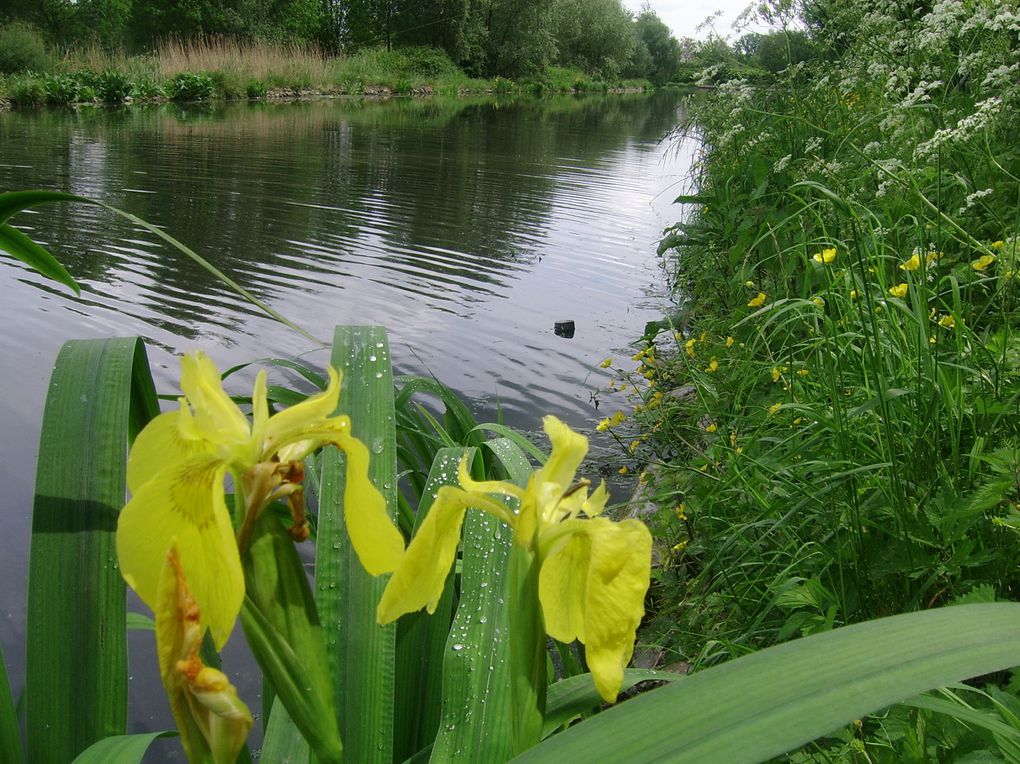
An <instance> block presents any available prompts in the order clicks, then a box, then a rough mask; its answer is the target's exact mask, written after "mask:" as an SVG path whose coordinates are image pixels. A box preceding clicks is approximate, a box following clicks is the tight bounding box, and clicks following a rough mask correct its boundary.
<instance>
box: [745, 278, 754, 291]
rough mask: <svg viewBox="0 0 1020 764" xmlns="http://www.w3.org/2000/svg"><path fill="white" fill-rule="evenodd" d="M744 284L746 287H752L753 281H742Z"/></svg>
mask: <svg viewBox="0 0 1020 764" xmlns="http://www.w3.org/2000/svg"><path fill="white" fill-rule="evenodd" d="M744 286H746V287H747V288H748V289H754V282H753V281H751V280H750V279H748V280H747V281H745V282H744Z"/></svg>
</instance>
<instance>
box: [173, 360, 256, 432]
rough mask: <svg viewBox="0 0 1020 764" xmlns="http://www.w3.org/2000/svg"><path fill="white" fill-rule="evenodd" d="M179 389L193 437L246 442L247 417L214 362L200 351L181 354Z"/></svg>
mask: <svg viewBox="0 0 1020 764" xmlns="http://www.w3.org/2000/svg"><path fill="white" fill-rule="evenodd" d="M181 390H183V391H184V395H185V396H186V397H187V399H188V403H189V404H191V408H192V410H193V412H194V413H193V418H192V425H193V427H194V436H195V437H204V438H207V439H209V440H211V441H213V442H214V443H218V444H219V443H222V444H238V443H246V442H247V441H249V440H250V439H251V427H250V426H249V424H248V418H247V417H246V416H245V415H244V414H243V413H242V412H241V409H239V408H238V407H237V404H236V403H234V402H233V401H232V400H230V396H229V395H227V393H226V391H224V389H223V380H222V379H221V378H220V373H219V371H218V370H217V369H216V364H214V363H213V362H212V360H211V359H210V358H209V356H207V355H206V354H205V353H203V352H202V351H201V350H199V351H196V352H194V353H188V354H186V355H184V356H182V357H181ZM185 434H186V435H191V433H185Z"/></svg>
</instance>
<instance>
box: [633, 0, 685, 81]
mask: <svg viewBox="0 0 1020 764" xmlns="http://www.w3.org/2000/svg"><path fill="white" fill-rule="evenodd" d="M634 29H635V32H636V34H637V39H638V40H640V41H641V43H642V44H643V45H644V47H645V50H646V51H647V52H648V60H649V62H650V63H649V64H648V69H646V70H645V71H644V72H641V73H636V76H639V77H641V76H643V77H647V78H648V79H649V80H651V81H652V84H654V85H665V84H666V83H667V82H669V81H671V80H672V79H673V78H674V77H675V76H676V73H677V72H678V71H679V70H680V63H681V61H682V56H681V50H680V43H679V42H677V39H676V38H675V37H673V35H672V33H670V31H669V27H667V26H666V25H665V24H663V23H662V20H661V19H660V18H659V17H658V15H656V13H655V11H653V10H652V9H651V8H649V7H648V6H647V5H646V6H645V7H644V9H643V10H642V11H641V15H639V16H638V17H637V19H636V20H635V22H634ZM639 55H640V54H639Z"/></svg>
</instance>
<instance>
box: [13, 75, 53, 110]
mask: <svg viewBox="0 0 1020 764" xmlns="http://www.w3.org/2000/svg"><path fill="white" fill-rule="evenodd" d="M11 103H13V104H14V105H15V106H42V105H43V104H44V103H46V85H45V84H44V83H43V81H42V80H39V79H34V78H26V79H21V80H16V81H15V82H14V84H13V85H12V86H11Z"/></svg>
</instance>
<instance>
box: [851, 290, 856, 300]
mask: <svg viewBox="0 0 1020 764" xmlns="http://www.w3.org/2000/svg"><path fill="white" fill-rule="evenodd" d="M850 299H851V300H856V299H857V290H856V289H851V290H850Z"/></svg>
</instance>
